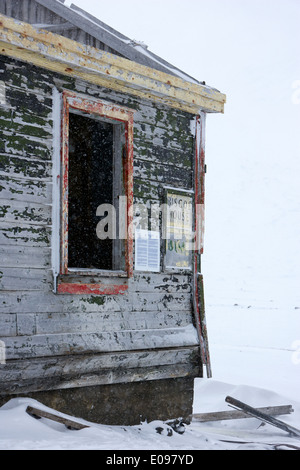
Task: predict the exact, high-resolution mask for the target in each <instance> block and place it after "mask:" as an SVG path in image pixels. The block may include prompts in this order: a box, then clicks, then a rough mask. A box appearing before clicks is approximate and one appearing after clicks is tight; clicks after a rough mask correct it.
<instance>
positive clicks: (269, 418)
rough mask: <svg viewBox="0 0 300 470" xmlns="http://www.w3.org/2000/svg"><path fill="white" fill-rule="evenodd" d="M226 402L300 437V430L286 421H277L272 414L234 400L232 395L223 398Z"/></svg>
mask: <svg viewBox="0 0 300 470" xmlns="http://www.w3.org/2000/svg"><path fill="white" fill-rule="evenodd" d="M225 401H226V403H229V405H230V406H233V407H234V408H238V409H241V410H242V411H244V412H245V413H247V414H248V415H250V416H251V417H253V418H257V419H259V420H260V421H262V422H263V423H267V424H270V425H271V426H275V427H277V428H279V429H282V430H283V431H285V432H287V433H288V434H290V436H295V437H300V430H299V429H296V428H294V427H292V426H289V425H288V424H286V423H283V422H282V421H279V420H278V419H275V418H273V417H272V416H268V415H267V414H266V413H263V412H261V411H259V410H258V409H256V408H253V407H252V406H249V405H247V404H246V403H243V402H241V401H239V400H236V399H235V398H233V397H226V399H225Z"/></svg>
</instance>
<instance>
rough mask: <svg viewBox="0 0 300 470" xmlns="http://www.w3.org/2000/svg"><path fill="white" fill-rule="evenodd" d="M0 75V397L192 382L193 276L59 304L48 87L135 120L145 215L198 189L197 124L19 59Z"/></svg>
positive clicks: (162, 277)
mask: <svg viewBox="0 0 300 470" xmlns="http://www.w3.org/2000/svg"><path fill="white" fill-rule="evenodd" d="M0 65H1V67H0V80H4V81H5V84H6V98H7V106H5V107H3V108H2V107H0V132H1V133H2V139H1V144H0V228H1V230H0V338H2V340H3V341H4V342H5V345H6V357H7V364H6V366H5V368H0V386H1V393H18V392H30V391H37V390H50V389H59V388H71V387H78V386H92V385H100V384H108V383H122V382H126V381H142V380H155V379H163V378H171V377H185V376H196V375H198V374H199V373H200V369H199V363H198V338H197V333H196V330H195V328H194V327H193V318H192V305H191V304H192V302H191V301H192V290H191V285H192V276H191V274H189V273H180V272H178V273H174V274H172V275H170V274H167V273H164V272H161V273H156V274H152V273H134V276H133V278H132V279H130V280H129V281H126V280H125V281H123V280H122V282H128V292H127V293H126V295H122V296H118V295H112V296H105V295H103V296H93V295H78V296H75V295H68V296H64V295H56V294H54V293H53V287H54V285H53V275H52V270H51V238H52V150H53V148H52V147H53V116H52V91H53V88H54V87H56V88H58V89H59V90H60V91H62V89H64V88H68V89H69V90H71V91H76V92H79V93H84V94H86V95H88V96H92V97H94V98H99V99H103V100H106V101H110V102H112V103H115V104H119V105H123V106H127V107H131V108H132V109H134V110H135V111H136V113H135V121H134V201H135V203H140V204H141V203H145V204H146V205H147V207H148V208H150V207H151V204H154V203H157V204H162V203H163V202H164V186H175V187H178V188H184V189H191V188H192V186H193V183H192V178H193V144H194V141H193V136H192V134H191V132H190V120H191V119H192V117H193V116H192V115H190V114H189V113H186V112H184V111H181V110H176V109H170V108H168V107H167V106H163V105H161V104H159V105H158V104H157V103H156V104H155V103H153V102H151V101H148V100H145V99H141V98H138V97H137V96H128V95H124V94H123V93H121V92H118V91H112V90H108V89H106V88H104V87H98V86H96V85H91V84H88V83H86V82H84V81H83V80H79V79H75V78H70V77H68V78H67V77H64V76H62V75H59V74H57V73H54V72H46V71H45V70H43V69H42V68H38V67H35V66H32V67H28V65H26V64H24V63H22V62H20V61H15V60H12V59H4V58H1V59H0ZM12 121H13V122H12ZM157 228H159V226H157ZM102 282H103V283H106V282H109V279H106V280H105V279H103V280H102Z"/></svg>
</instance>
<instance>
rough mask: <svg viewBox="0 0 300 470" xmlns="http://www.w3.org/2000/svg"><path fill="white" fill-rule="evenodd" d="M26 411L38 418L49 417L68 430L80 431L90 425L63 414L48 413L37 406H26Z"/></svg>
mask: <svg viewBox="0 0 300 470" xmlns="http://www.w3.org/2000/svg"><path fill="white" fill-rule="evenodd" d="M26 413H28V414H29V415H30V416H32V417H33V418H40V419H41V418H45V419H50V420H51V421H54V422H55V423H60V424H64V425H65V426H66V427H67V428H68V429H70V430H75V431H81V430H82V429H87V428H89V427H90V426H85V425H84V424H81V423H78V422H76V421H73V420H71V419H67V418H64V417H63V416H60V415H57V414H54V413H49V412H48V411H45V410H39V409H38V408H35V407H32V406H27V408H26Z"/></svg>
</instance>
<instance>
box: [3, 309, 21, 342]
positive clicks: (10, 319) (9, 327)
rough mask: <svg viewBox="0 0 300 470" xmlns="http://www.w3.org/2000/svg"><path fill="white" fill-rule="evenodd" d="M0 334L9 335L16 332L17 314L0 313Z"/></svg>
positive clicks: (14, 334)
mask: <svg viewBox="0 0 300 470" xmlns="http://www.w3.org/2000/svg"><path fill="white" fill-rule="evenodd" d="M0 325H1V333H0V334H1V336H2V338H4V337H6V336H7V337H9V336H16V334H17V316H16V315H15V314H13V313H8V314H7V313H5V314H2V313H0Z"/></svg>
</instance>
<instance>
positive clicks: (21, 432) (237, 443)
mask: <svg viewBox="0 0 300 470" xmlns="http://www.w3.org/2000/svg"><path fill="white" fill-rule="evenodd" d="M242 297H243V296H242ZM230 300H231V299H230ZM234 304H236V305H234ZM237 304H238V305H237ZM295 307H297V306H296V305H293V303H291V304H289V303H288V302H287V303H286V304H285V305H280V303H279V302H278V303H277V302H266V301H263V300H259V299H258V300H256V301H253V299H252V302H251V304H250V303H249V302H245V299H244V301H243V298H240V299H236V302H234V303H232V302H231V303H230V302H229V299H225V298H224V297H222V296H221V297H220V298H219V303H216V304H211V305H209V304H208V305H207V318H208V326H209V334H210V352H211V358H212V368H213V373H214V378H213V379H206V378H204V379H196V381H195V398H194V413H202V412H213V411H223V410H229V409H230V408H229V407H228V405H227V403H226V402H225V398H226V397H227V396H228V395H229V396H232V397H234V398H236V399H238V400H240V401H243V402H245V403H247V404H249V405H250V406H254V407H266V406H279V405H292V406H293V409H294V413H293V414H291V415H287V416H282V417H278V419H280V420H281V421H284V422H285V423H287V424H290V425H291V426H293V427H295V428H298V429H300V398H299V397H300V394H299V391H300V348H299V342H298V341H296V340H297V339H300V328H299V325H300V321H299V317H300V310H299V309H295ZM29 404H33V406H36V407H39V408H43V409H46V410H48V411H50V412H51V411H52V412H53V410H49V409H47V408H46V407H44V406H43V405H42V404H41V403H37V402H35V401H33V400H29V399H14V400H11V401H10V402H8V403H7V404H6V405H5V406H3V407H2V408H1V409H0V450H41V449H42V450H95V449H96V450H105V451H133V452H132V455H135V456H138V455H139V453H138V451H141V450H152V451H162V450H163V451H166V452H167V451H172V454H174V451H178V452H179V451H181V454H182V455H187V454H188V451H196V450H226V449H228V450H240V449H247V450H248V449H250V450H266V449H267V450H269V449H273V448H274V447H275V446H279V448H280V449H282V448H284V449H294V447H298V448H300V439H299V438H295V437H290V436H289V435H288V434H287V433H286V432H285V431H282V430H280V429H277V428H275V427H273V426H271V425H268V424H267V425H265V426H263V427H261V426H260V424H261V423H260V422H259V421H258V420H256V419H253V418H250V419H245V420H235V421H233V420H231V421H222V422H215V423H197V422H196V421H193V422H192V423H191V424H190V425H188V426H185V428H186V429H185V432H184V434H178V433H176V432H173V434H172V436H169V435H168V434H169V432H168V427H167V426H166V425H165V424H164V423H162V422H152V423H142V424H141V425H140V426H128V427H114V426H103V425H97V424H92V423H88V424H89V425H90V426H91V427H90V428H88V429H84V430H82V431H71V430H68V429H67V428H66V427H65V426H64V425H62V424H59V423H54V422H52V421H50V420H47V419H44V418H43V419H41V420H35V419H33V418H32V417H30V416H29V415H28V414H27V413H26V411H25V410H26V408H27V406H28V405H29ZM71 418H73V419H74V417H71ZM75 418H76V417H75ZM174 418H175V417H174ZM77 420H78V421H79V422H82V423H85V422H84V421H83V420H80V419H77ZM158 427H161V428H163V431H162V433H161V434H159V433H158V432H157V428H158ZM107 455H108V456H109V455H113V454H111V453H108V454H107ZM116 455H118V453H116ZM140 455H142V454H140ZM192 455H193V454H192ZM141 458H142V457H141ZM143 458H146V457H145V456H144V457H143ZM194 458H195V457H194ZM148 463H149V462H148Z"/></svg>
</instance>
